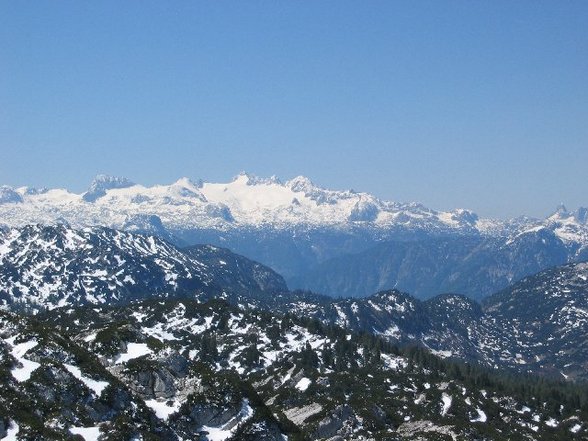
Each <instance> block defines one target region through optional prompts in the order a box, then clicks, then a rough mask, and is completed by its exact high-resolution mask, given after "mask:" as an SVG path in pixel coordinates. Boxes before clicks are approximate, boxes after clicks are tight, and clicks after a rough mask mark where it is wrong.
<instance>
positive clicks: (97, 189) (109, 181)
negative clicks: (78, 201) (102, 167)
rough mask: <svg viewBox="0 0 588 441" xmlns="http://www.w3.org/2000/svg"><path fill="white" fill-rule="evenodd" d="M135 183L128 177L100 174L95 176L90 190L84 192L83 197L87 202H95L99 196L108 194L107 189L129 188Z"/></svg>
mask: <svg viewBox="0 0 588 441" xmlns="http://www.w3.org/2000/svg"><path fill="white" fill-rule="evenodd" d="M133 185H135V184H134V183H133V182H131V181H129V180H128V179H127V178H119V177H115V176H108V175H98V176H96V177H95V178H94V180H93V181H92V183H91V184H90V187H89V188H88V191H86V193H84V195H83V196H82V198H83V199H84V201H86V202H94V201H96V200H97V199H98V198H101V197H102V196H104V195H105V194H106V190H112V189H115V188H128V187H132V186H133Z"/></svg>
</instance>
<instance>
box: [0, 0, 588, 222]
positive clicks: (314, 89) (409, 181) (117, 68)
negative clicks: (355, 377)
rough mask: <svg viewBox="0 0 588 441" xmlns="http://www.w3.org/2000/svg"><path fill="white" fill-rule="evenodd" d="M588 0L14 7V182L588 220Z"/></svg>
mask: <svg viewBox="0 0 588 441" xmlns="http://www.w3.org/2000/svg"><path fill="white" fill-rule="evenodd" d="M587 22H588V2H585V1H577V2H573V1H565V2H561V1H549V2H544V1H518V2H512V1H495V0H493V1H474V2H472V1H446V2H445V1H431V2H427V1H416V2H415V1H402V2H400V1H369V0H368V1H361V2H357V1H353V2H351V1H349V2H347V1H341V0H339V1H296V2H293V1H276V0H274V1H247V2H244V1H233V2H228V1H207V2H199V1H173V2H164V1H159V2H154V1H132V0H129V1H124V2H120V1H112V2H108V1H100V2H89V1H71V2H67V1H35V2H29V1H5V2H2V3H0V183H3V184H8V185H13V186H20V185H33V186H48V187H66V188H69V189H71V190H75V191H83V190H84V189H85V188H86V187H87V185H88V183H89V181H90V180H91V179H92V177H93V176H94V175H95V174H97V173H108V174H114V175H121V176H126V177H128V178H130V179H132V180H134V181H136V182H140V183H144V184H154V183H169V182H172V181H175V180H176V179H177V178H179V177H181V176H188V177H192V178H202V179H204V180H208V181H226V180H228V179H230V178H231V177H232V176H233V175H235V174H237V173H238V172H240V171H242V170H246V171H249V172H252V173H255V174H258V175H260V176H270V175H273V174H275V175H278V176H279V177H281V178H283V179H288V178H291V177H294V176H296V175H300V174H302V175H306V176H309V177H310V178H311V179H312V180H314V181H315V182H316V183H318V184H320V185H322V186H325V187H328V188H334V189H347V188H353V189H355V190H360V191H367V192H370V193H374V194H375V195H377V196H379V197H381V198H384V199H389V200H396V201H419V202H422V203H424V204H425V205H427V206H430V207H432V208H438V209H450V208H456V207H465V208H471V209H473V210H475V211H476V212H478V213H480V214H481V215H485V216H494V217H508V216H516V215H519V214H529V215H535V216H544V215H546V214H548V213H549V212H550V211H552V210H553V209H554V208H555V205H556V204H558V203H560V202H564V203H566V204H567V205H568V206H569V207H568V208H573V207H576V206H578V205H588V179H587V176H586V173H587V170H588V26H586V23H587Z"/></svg>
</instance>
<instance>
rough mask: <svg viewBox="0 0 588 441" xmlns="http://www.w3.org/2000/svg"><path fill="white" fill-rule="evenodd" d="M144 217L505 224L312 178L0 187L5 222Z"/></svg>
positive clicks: (84, 222) (462, 227) (435, 227)
mask: <svg viewBox="0 0 588 441" xmlns="http://www.w3.org/2000/svg"><path fill="white" fill-rule="evenodd" d="M136 215H157V216H158V217H159V218H160V219H161V221H162V222H163V224H164V225H165V227H166V228H168V229H170V230H183V229H189V228H214V229H221V230H222V229H231V228H243V227H253V228H256V227H264V226H272V227H274V228H291V227H301V226H304V227H350V226H353V225H357V224H359V225H369V226H371V227H375V228H379V229H386V228H391V227H398V226H402V227H405V228H414V229H428V230H431V231H452V230H459V231H464V232H483V233H486V232H489V231H495V230H497V229H498V230H501V228H502V227H503V223H502V222H499V221H494V220H487V219H479V218H478V216H477V215H476V214H474V213H472V212H471V211H468V210H461V209H458V210H453V211H448V212H439V211H435V210H431V209H428V208H426V207H424V206H422V205H420V204H417V203H408V204H403V203H397V202H388V201H382V200H380V199H378V198H376V197H374V196H372V195H370V194H367V193H360V192H355V191H353V190H347V191H332V190H326V189H323V188H320V187H318V186H316V185H314V184H313V183H312V182H311V181H310V180H309V179H308V178H306V177H302V176H299V177H296V178H294V179H292V180H289V181H287V182H284V183H283V182H281V181H280V180H279V179H278V178H276V177H271V178H268V179H263V178H258V177H256V176H253V175H250V174H247V173H241V174H239V175H238V176H236V177H235V178H234V179H233V180H232V181H231V182H228V183H207V182H202V181H197V182H194V181H192V180H190V179H188V178H181V179H179V180H178V181H176V182H174V183H173V184H170V185H155V186H152V187H145V186H143V185H139V184H134V183H133V182H131V181H129V180H128V179H125V178H117V177H111V176H106V175H99V176H97V177H96V178H95V180H94V181H93V182H92V183H91V184H90V186H89V188H88V190H87V191H86V192H84V193H81V194H76V193H72V192H70V191H68V190H64V189H45V188H43V189H35V188H29V187H20V188H16V189H13V188H11V187H7V186H3V187H1V188H0V219H1V221H2V222H3V223H5V224H7V225H10V226H20V225H23V224H27V223H45V224H53V223H56V222H63V221H66V222H68V223H70V224H71V225H72V226H77V227H79V226H93V225H104V226H109V227H113V228H121V227H123V226H124V225H125V222H127V221H128V219H129V218H132V217H133V216H136Z"/></svg>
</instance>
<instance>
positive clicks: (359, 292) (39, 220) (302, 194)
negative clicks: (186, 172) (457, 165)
mask: <svg viewBox="0 0 588 441" xmlns="http://www.w3.org/2000/svg"><path fill="white" fill-rule="evenodd" d="M61 223H65V224H68V225H71V226H73V227H76V228H84V227H89V226H105V227H109V228H115V229H119V230H124V231H129V232H138V233H147V234H154V235H157V236H159V237H162V238H164V239H166V240H167V241H170V242H172V243H174V244H176V245H182V246H185V245H192V244H204V243H206V244H213V245H216V246H221V247H226V248H229V249H231V250H232V251H235V252H237V253H240V254H242V255H245V256H247V257H249V258H251V259H254V260H256V261H259V262H261V263H263V264H265V265H268V266H270V267H271V268H273V269H274V270H276V271H277V272H278V273H280V274H281V275H283V276H284V278H285V279H286V281H287V282H288V284H289V285H290V287H291V288H303V289H311V290H313V291H318V292H322V293H325V294H329V295H346V296H347V295H351V296H363V295H367V294H371V293H373V292H375V291H376V290H381V289H389V288H394V287H395V288H398V289H401V290H406V291H408V292H411V293H414V294H416V295H417V296H419V297H422V298H426V297H431V296H433V295H436V294H440V293H442V292H459V293H463V294H466V295H468V296H470V297H473V298H477V299H479V298H482V297H484V296H486V295H488V294H490V293H492V292H495V291H498V290H499V289H502V288H505V287H506V286H508V284H510V283H512V282H515V281H516V280H519V279H520V278H521V277H524V276H527V275H530V274H533V273H535V272H537V271H540V270H542V269H545V268H548V267H550V266H553V265H560V264H564V263H566V262H574V261H579V260H582V259H586V258H588V210H586V209H585V208H579V209H578V210H576V211H575V212H569V211H568V210H566V209H565V207H563V206H561V207H558V209H557V210H556V211H555V212H554V214H553V215H551V216H549V217H547V218H546V219H532V218H528V217H520V218H517V219H512V220H494V219H482V218H480V217H478V216H477V215H476V214H475V213H473V212H471V211H469V210H464V209H457V210H453V211H435V210H432V209H429V208H426V207H424V206H423V205H420V204H418V203H397V202H389V201H383V200H380V199H378V198H376V197H374V196H373V195H370V194H367V193H360V192H355V191H353V190H348V191H333V190H327V189H324V188H320V187H318V186H316V185H314V184H313V183H312V182H311V181H310V180H309V179H308V178H305V177H296V178H294V179H292V180H289V181H287V182H281V181H280V180H279V179H278V178H276V177H271V178H267V179H264V178H258V177H255V176H252V175H250V174H247V173H241V174H240V175H238V176H237V177H235V178H234V179H233V180H232V181H231V182H228V183H207V182H202V181H197V182H194V181H191V180H190V179H187V178H182V179H179V180H178V181H176V182H174V183H173V184H170V185H155V186H152V187H146V186H143V185H139V184H135V183H133V182H131V181H129V180H128V179H125V178H115V177H110V176H105V175H99V176H97V177H96V179H95V180H94V181H93V182H92V183H91V185H90V186H89V188H88V190H87V191H86V192H83V193H81V194H76V193H72V192H70V191H67V190H64V189H51V190H49V189H33V188H29V187H21V188H11V187H7V186H3V187H0V225H6V226H9V227H21V226H24V225H27V224H45V225H54V224H61ZM435 240H444V241H446V242H447V244H448V245H447V246H446V247H445V248H446V251H444V250H443V249H437V250H435V249H434V248H435V247H436V246H437V243H436V242H434V241H435ZM466 241H468V242H467V246H464V244H466ZM407 242H410V243H417V242H419V243H425V242H426V243H425V245H424V247H421V246H420V245H419V246H418V248H419V249H421V248H423V249H426V250H429V251H427V253H425V254H426V255H431V253H433V255H434V254H439V255H440V256H441V255H446V256H447V257H446V258H443V259H435V261H434V262H430V258H425V259H420V258H419V259H416V260H418V262H415V259H413V258H412V257H414V256H415V255H416V254H415V252H413V251H410V250H414V247H412V248H410V250H409V249H408V248H407V247H405V246H403V245H401V244H402V243H407ZM381 246H385V247H387V249H386V251H385V252H384V253H383V252H382V249H381ZM378 247H380V248H378ZM405 249H407V250H408V251H406V252H405V251H403V250H405ZM431 250H433V251H431ZM447 253H449V254H447ZM421 254H422V253H421ZM411 256H412V257H411ZM472 256H473V257H472ZM425 257H426V256H425ZM373 258H376V259H377V262H378V265H375V266H374V265H372V266H371V269H370V271H363V270H361V265H358V264H357V263H358V261H359V262H366V261H368V260H369V259H373ZM366 259H367V260H366ZM443 262H446V263H447V265H448V264H449V263H450V264H451V268H445V267H444V266H443V265H444V263H443ZM472 262H475V265H473V264H472ZM319 265H320V266H319ZM414 265H416V266H414ZM423 265H424V266H423ZM431 265H433V267H435V270H434V271H435V274H434V276H435V277H434V278H433V277H428V276H426V273H427V272H430V269H428V268H430V267H431ZM440 265H441V266H440ZM447 265H445V266H447ZM456 268H459V274H454V272H455V271H456ZM480 268H484V269H485V273H484V274H482V275H480V274H477V271H479V269H480ZM423 271H424V273H423ZM317 272H318V275H317ZM358 272H361V274H356V273H358ZM423 274H424V275H425V277H424V278H423ZM407 275H408V276H407ZM417 276H418V279H417ZM350 277H352V278H353V280H349V278H350Z"/></svg>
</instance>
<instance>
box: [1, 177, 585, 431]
mask: <svg viewBox="0 0 588 441" xmlns="http://www.w3.org/2000/svg"><path fill="white" fill-rule="evenodd" d="M586 217H587V216H586V210H584V209H582V208H580V209H578V210H577V211H575V212H568V211H567V210H566V209H565V208H563V207H561V208H560V209H558V211H557V212H556V213H555V214H554V215H553V216H550V217H549V218H547V219H543V220H537V219H529V218H520V219H516V220H511V221H494V220H484V219H479V218H478V217H477V216H476V215H475V214H474V213H471V212H469V211H467V210H456V211H453V212H446V213H443V212H436V211H434V210H429V209H427V208H425V207H423V206H420V205H418V204H398V203H392V202H385V201H380V200H378V199H376V198H374V197H373V196H370V195H367V194H364V193H356V192H353V191H347V192H336V191H330V190H324V189H321V188H319V187H316V186H315V185H314V184H312V183H311V182H310V181H309V180H307V179H306V178H296V179H294V180H291V181H288V182H286V183H282V182H281V181H279V180H278V179H277V178H271V179H260V178H256V177H253V176H251V175H246V174H242V175H240V176H238V177H237V178H235V180H233V181H232V182H230V183H227V184H209V183H204V182H196V183H194V182H192V181H189V180H186V179H182V180H180V181H178V182H176V183H174V184H172V185H170V186H155V187H144V186H141V185H136V184H134V183H132V182H130V181H128V180H126V179H123V178H110V177H106V176H99V177H98V178H97V179H96V180H95V181H94V182H93V183H92V184H91V186H90V188H89V189H88V191H87V192H85V193H83V194H81V195H76V194H73V193H70V192H67V191H66V190H45V189H31V188H19V189H12V188H9V187H2V190H1V191H0V222H1V223H2V224H4V225H3V226H2V227H1V228H0V385H1V387H2V393H1V394H0V439H8V440H10V439H26V440H28V439H31V440H45V439H55V440H61V439H72V440H73V439H84V440H96V439H100V440H151V439H162V440H194V439H198V440H200V439H201V440H286V439H288V440H307V439H308V440H314V439H322V440H332V441H336V440H402V439H406V440H519V439H520V440H571V439H588V386H587V384H588V383H586V382H587V381H588V263H586V262H585V260H586V258H587V257H588V255H587V254H586V253H587V252H586V249H588V248H587V247H588V227H587V225H586V221H587V219H586ZM234 251H238V252H239V253H240V254H236V253H235V252H234ZM245 256H247V257H245ZM252 258H253V259H252ZM282 273H283V274H284V276H282V275H281V274H282ZM325 294H329V295H325Z"/></svg>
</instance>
